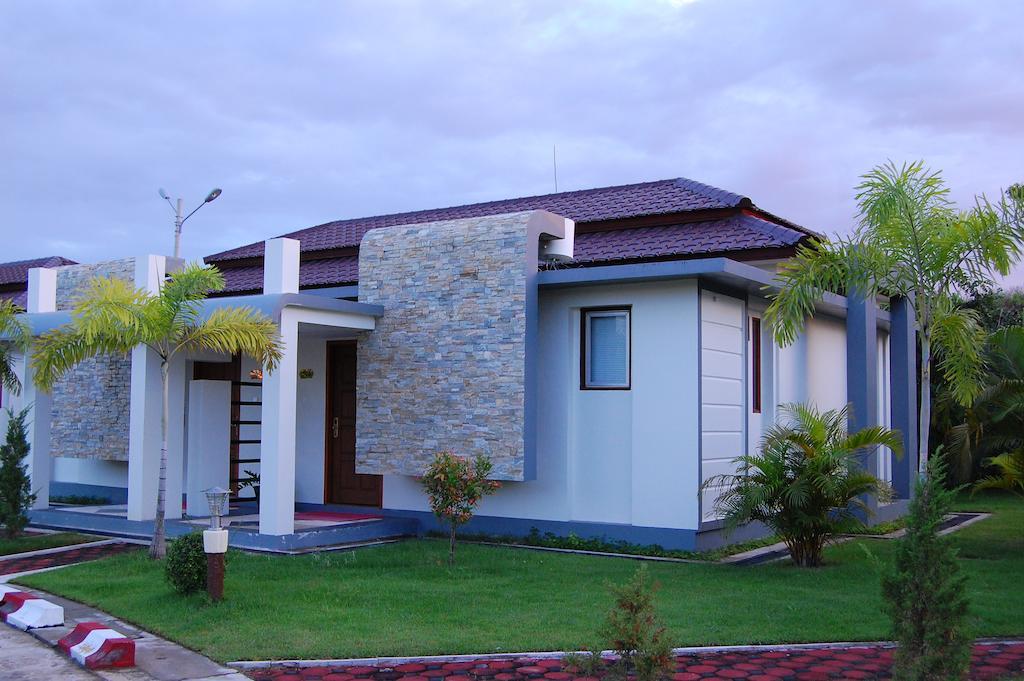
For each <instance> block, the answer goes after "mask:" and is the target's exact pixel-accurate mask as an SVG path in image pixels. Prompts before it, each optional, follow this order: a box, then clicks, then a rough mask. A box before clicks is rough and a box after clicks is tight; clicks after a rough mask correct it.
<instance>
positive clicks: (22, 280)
mask: <svg viewBox="0 0 1024 681" xmlns="http://www.w3.org/2000/svg"><path fill="white" fill-rule="evenodd" d="M76 264H78V263H76V262H75V261H74V260H68V259H67V258H64V257H62V256H59V255H51V256H47V257H45V258H33V259H32V260H15V261H13V262H0V300H9V301H11V302H12V303H14V304H15V305H17V306H18V307H20V308H22V309H24V308H25V303H26V299H27V296H28V271H29V270H30V269H33V268H36V267H49V268H53V267H62V266H64V265H76Z"/></svg>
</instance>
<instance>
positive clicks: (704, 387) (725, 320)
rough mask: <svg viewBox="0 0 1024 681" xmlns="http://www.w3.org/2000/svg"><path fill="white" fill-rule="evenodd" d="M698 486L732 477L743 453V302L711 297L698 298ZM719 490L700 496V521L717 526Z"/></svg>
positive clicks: (745, 387)
mask: <svg viewBox="0 0 1024 681" xmlns="http://www.w3.org/2000/svg"><path fill="white" fill-rule="evenodd" d="M700 312H701V321H700V348H701V349H700V357H701V405H700V410H701V483H702V484H703V483H704V482H705V481H707V480H709V479H711V478H714V477H715V476H718V475H734V474H735V473H736V464H735V463H733V462H734V460H735V459H736V457H738V456H741V455H742V454H744V453H745V451H746V449H747V444H746V440H747V409H746V405H747V394H746V393H747V390H748V385H749V384H748V382H747V378H748V371H747V369H748V365H747V353H746V345H747V343H746V341H747V333H746V332H747V329H746V325H747V319H746V302H745V301H744V300H741V299H739V298H733V297H731V296H725V295H722V294H721V293H716V292H713V291H702V292H701V296H700ZM720 493H721V487H720V486H713V487H708V488H707V489H705V490H704V492H703V493H702V494H701V520H703V521H708V520H715V519H717V518H718V515H717V513H716V512H715V501H716V500H717V499H718V496H719V494H720Z"/></svg>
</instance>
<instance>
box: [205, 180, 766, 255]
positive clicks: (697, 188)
mask: <svg viewBox="0 0 1024 681" xmlns="http://www.w3.org/2000/svg"><path fill="white" fill-rule="evenodd" d="M656 186H675V187H678V188H681V189H684V190H686V191H688V192H691V193H693V194H696V195H698V196H700V197H703V198H704V199H710V200H712V201H719V202H722V203H727V204H730V205H731V206H739V205H741V204H742V203H744V202H745V203H750V199H748V198H747V197H744V196H741V195H739V194H735V193H733V192H729V191H726V190H724V189H719V188H718V187H713V186H711V185H708V184H704V183H702V182H697V181H696V180H691V179H689V178H685V177H675V178H667V179H662V180H648V181H645V182H633V183H629V184H620V185H610V186H606V187H590V188H587V189H574V190H571V191H564V192H552V193H548V194H532V195H528V196H516V197H507V198H502V199H492V200H489V201H477V202H475V203H465V204H457V205H450V206H444V207H435V208H423V209H418V210H412V211H403V212H397V213H384V214H381V215H366V216H361V217H352V218H342V219H339V220H330V221H327V222H322V223H320V224H317V225H312V226H310V227H304V228H302V229H298V230H293V231H290V232H286V233H284V234H281V235H279V236H280V237H291V238H301V237H302V236H305V235H307V234H310V233H315V231H316V230H321V229H325V228H326V229H330V228H344V227H347V226H358V225H360V224H361V223H366V222H370V221H393V220H395V219H397V218H401V219H403V220H404V219H408V220H409V224H418V223H420V222H431V221H433V220H429V219H428V220H419V219H418V218H426V217H429V216H432V215H433V214H437V215H439V216H441V215H443V214H445V213H451V212H455V211H471V210H473V209H477V210H479V209H481V208H486V207H490V206H500V205H502V204H511V205H512V206H514V205H515V204H517V203H523V202H540V201H544V200H546V199H550V200H554V199H558V200H565V199H566V198H568V199H571V198H574V197H585V196H590V195H600V194H603V193H609V192H616V191H630V190H640V189H644V188H650V187H656ZM751 205H752V204H751ZM522 210H530V209H529V208H522V207H516V208H515V209H514V210H512V209H510V210H509V212H520V211H522ZM436 219H445V218H443V217H438V218H436ZM394 224H403V222H400V221H399V222H395V223H394ZM261 244H262V242H251V243H249V244H243V245H241V246H237V247H235V248H230V249H227V250H223V251H220V252H217V253H214V254H211V255H208V256H206V258H205V260H206V261H207V262H217V261H223V260H233V259H236V258H240V257H250V256H251V255H253V254H252V253H250V254H249V255H235V256H231V255H229V254H233V253H235V252H237V251H239V250H242V249H247V248H249V249H255V250H257V251H258V250H259V249H260V248H262V245H261Z"/></svg>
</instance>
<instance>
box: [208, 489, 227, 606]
mask: <svg viewBox="0 0 1024 681" xmlns="http://www.w3.org/2000/svg"><path fill="white" fill-rule="evenodd" d="M229 494H230V493H229V492H228V491H227V490H226V489H224V488H222V487H211V488H210V489H208V490H206V503H208V504H209V505H210V529H208V530H203V551H204V552H205V553H206V593H208V594H209V595H210V600H211V601H215V602H216V601H220V600H223V599H224V554H225V553H227V551H228V531H227V530H225V529H224V528H223V527H222V526H221V520H220V519H221V516H223V515H224V514H225V513H226V512H227V510H228V495H229Z"/></svg>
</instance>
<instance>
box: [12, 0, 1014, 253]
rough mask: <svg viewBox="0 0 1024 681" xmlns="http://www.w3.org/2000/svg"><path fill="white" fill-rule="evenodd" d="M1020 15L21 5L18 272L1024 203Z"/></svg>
mask: <svg viewBox="0 0 1024 681" xmlns="http://www.w3.org/2000/svg"><path fill="white" fill-rule="evenodd" d="M1022 19H1024V5H1021V4H1020V3H1015V2H990V3H977V4H963V3H952V2H948V3H947V2H940V3H932V2H928V3H925V2H904V3H862V2H831V3H814V4H811V3H804V2H708V1H704V2H692V3H691V2H652V3H647V2H642V3H641V2H637V3H621V2H570V3H558V4H555V3H533V2H508V3H487V4H478V3H467V2H451V3H437V2H413V1H409V2H399V3H299V4H296V3H288V4H280V3H270V2H255V3H250V2H245V3H242V2H236V1H224V2H206V3H171V2H163V3H130V4H125V3H120V2H98V3H90V4H71V5H68V4H66V3H56V2H54V3H45V2H43V3H36V2H32V3H29V2H22V3H5V4H4V5H3V7H2V8H0V66H2V68H0V88H2V89H3V92H4V93H5V96H4V99H5V105H4V106H3V107H2V108H0V126H2V127H3V130H4V131H5V132H4V134H3V135H2V136H0V154H2V155H3V158H4V159H5V163H4V164H2V165H0V202H2V205H4V206H5V209H6V210H5V211H4V215H3V217H2V218H0V232H2V234H3V237H4V240H3V243H4V258H3V259H9V258H10V259H13V258H17V257H31V256H36V255H43V254H49V253H50V252H51V251H54V250H55V249H56V250H57V251H58V252H60V253H61V254H63V255H66V256H68V257H73V258H76V259H80V260H95V259H99V258H104V257H108V256H117V255H127V254H133V253H140V252H159V251H167V250H169V248H170V244H171V222H170V217H171V216H170V212H169V211H168V210H167V207H166V205H162V203H163V202H162V201H160V199H159V198H158V197H157V195H156V189H157V188H158V187H161V186H163V187H166V188H167V190H168V191H169V192H171V193H172V194H173V195H175V196H178V195H182V196H184V197H186V204H188V205H189V207H191V206H192V205H194V204H198V203H199V202H200V201H201V200H202V197H203V196H205V194H206V192H207V191H208V190H209V189H210V188H211V187H213V186H221V187H223V189H224V195H223V196H222V197H221V198H220V199H218V200H217V202H215V203H213V204H211V205H209V206H207V207H205V208H203V210H202V211H201V212H199V213H198V214H197V215H196V216H195V217H193V218H192V220H190V222H189V223H187V224H186V227H185V239H184V244H185V253H186V255H188V256H190V257H199V256H201V255H204V254H207V253H212V252H215V251H218V250H222V249H224V248H230V247H232V246H236V245H240V244H242V243H247V242H250V241H254V240H258V239H262V238H266V237H268V236H274V235H277V234H281V233H283V232H286V231H290V230H293V229H298V228H302V227H306V226H309V225H313V224H317V223H319V222H323V221H327V220H331V219H337V218H342V217H354V216H359V215H367V214H376V213H382V212H393V211H400V210H409V209H417V208H429V207H437V206H443V205H453V204H459V203H463V202H468V201H478V200H488V199H494V198H503V197H508V196H516V195H525V194H533V193H539V192H546V191H551V189H552V187H553V177H552V163H551V160H552V159H551V150H552V145H555V144H557V147H558V175H559V187H560V189H575V188H584V187H592V186H601V185H608V184H616V183H625V182H635V181H642V180H650V179H659V178H664V177H673V176H680V175H682V176H687V177H692V178H695V179H699V180H702V181H705V182H709V183H711V184H716V185H719V186H722V187H724V188H728V189H731V190H733V191H737V192H741V193H744V194H747V195H749V196H751V197H752V198H753V199H754V200H755V201H756V202H757V203H759V204H760V205H762V206H764V207H766V208H768V209H769V210H772V211H774V212H777V213H779V214H781V215H784V216H786V217H789V218H791V219H793V220H795V221H797V222H801V223H803V224H806V225H808V226H810V227H813V228H815V229H819V230H822V231H833V230H840V231H841V230H845V229H848V228H849V226H850V225H851V224H852V221H853V218H854V206H853V201H852V187H853V186H854V185H855V184H856V181H857V176H858V175H859V174H860V173H862V172H864V171H865V170H867V169H869V168H870V167H871V166H873V165H875V164H877V163H879V162H881V161H884V160H886V159H888V158H892V159H897V160H903V159H916V158H925V159H926V160H928V162H929V163H930V164H932V165H933V166H935V167H940V168H943V169H945V171H946V175H947V178H948V179H949V181H950V184H951V185H952V186H953V188H954V190H955V197H956V198H957V199H958V200H960V201H969V200H970V199H971V197H972V196H973V195H974V194H975V193H977V192H987V193H989V194H990V195H991V194H994V193H995V192H996V191H998V189H999V188H1000V187H1002V186H1006V185H1008V184H1010V183H1011V182H1014V181H1021V180H1024V178H1022V177H1020V176H1019V175H1020V172H1021V170H1020V164H1019V159H1020V157H1021V151H1022V150H1024V127H1022V126H1021V125H1020V123H1019V121H1021V120H1024V116H1022V114H1024V80H1022V79H1024V68H1021V67H1022V66H1024V48H1022V46H1021V41H1020V40H1019V39H1018V38H1019V36H1018V35H1017V33H1018V29H1017V27H1019V26H1020V25H1021V21H1022Z"/></svg>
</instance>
